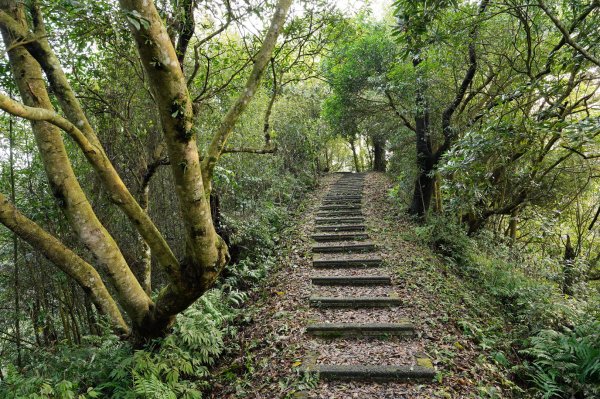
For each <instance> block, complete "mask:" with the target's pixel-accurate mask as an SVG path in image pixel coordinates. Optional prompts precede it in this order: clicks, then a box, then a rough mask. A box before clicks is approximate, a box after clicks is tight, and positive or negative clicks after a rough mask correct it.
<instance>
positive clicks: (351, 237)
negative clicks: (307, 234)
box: [311, 234, 369, 242]
mask: <svg viewBox="0 0 600 399" xmlns="http://www.w3.org/2000/svg"><path fill="white" fill-rule="evenodd" d="M311 238H312V239H313V240H315V241H316V242H336V241H363V240H367V239H369V236H368V235H367V234H340V235H327V234H323V235H320V234H316V235H313V236H312V237H311Z"/></svg>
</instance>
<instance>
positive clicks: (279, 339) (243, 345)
mask: <svg viewBox="0 0 600 399" xmlns="http://www.w3.org/2000/svg"><path fill="white" fill-rule="evenodd" d="M338 178H339V175H335V174H332V175H327V176H325V177H324V178H323V179H322V181H321V184H320V186H319V188H318V189H317V190H315V191H314V192H312V193H310V194H309V195H308V196H307V198H306V200H305V202H304V204H303V206H304V211H303V213H302V214H301V215H300V216H299V218H298V220H297V221H296V223H295V224H294V226H293V228H291V229H290V230H289V231H288V232H285V234H284V236H285V237H286V238H285V239H284V241H283V242H282V243H281V250H280V251H281V252H280V254H281V255H280V258H281V260H280V266H279V268H278V269H277V270H276V271H274V272H273V274H272V276H271V277H270V278H269V279H268V281H267V282H266V283H265V286H264V289H262V290H258V291H257V292H256V294H255V295H254V297H253V298H252V299H251V300H250V301H249V303H250V305H248V309H247V312H245V315H244V318H245V323H244V325H243V326H240V327H239V331H238V333H237V334H236V335H235V336H234V337H232V338H230V339H229V340H230V341H229V342H227V343H226V346H227V347H228V348H230V350H229V351H228V353H227V354H226V355H225V356H224V358H223V359H222V360H221V361H219V363H218V364H217V365H215V367H214V368H213V370H212V371H211V374H212V375H213V377H212V381H211V382H210V385H211V390H210V392H207V393H206V397H209V398H265V399H274V398H335V399H338V398H340V399H342V398H390V399H391V398H486V397H488V398H502V397H510V393H509V392H510V387H511V386H514V385H513V384H512V383H511V382H510V381H508V379H507V377H506V375H505V374H504V373H503V372H501V371H500V369H499V368H498V367H496V366H495V364H494V362H493V361H491V360H490V354H488V353H486V351H485V350H484V349H483V347H484V345H481V343H480V342H479V343H478V342H476V340H473V339H472V338H470V337H471V336H472V335H470V336H467V335H466V334H464V333H463V332H462V331H463V328H461V326H462V327H464V326H465V325H468V324H469V323H470V322H471V321H470V320H472V319H473V318H478V321H479V322H485V314H481V312H480V311H479V312H478V314H477V315H474V314H473V309H470V303H471V302H472V296H471V295H469V294H468V293H467V292H465V290H468V287H467V286H465V285H464V284H463V283H462V282H461V281H460V279H459V278H458V277H456V276H455V275H454V274H453V273H452V272H451V271H450V268H449V266H447V265H446V264H445V262H444V261H443V259H441V258H439V257H438V256H437V255H435V254H434V253H433V252H432V251H431V249H430V248H428V247H427V246H424V245H421V244H420V243H419V242H418V240H417V239H415V233H414V229H415V226H414V224H413V223H412V222H411V220H410V219H409V218H408V217H407V216H405V215H404V214H403V212H402V208H401V206H400V205H399V204H397V202H396V201H394V200H393V199H392V198H391V197H390V196H389V191H390V189H391V187H392V185H391V182H390V180H389V179H388V178H387V177H386V176H385V175H384V174H379V173H368V174H367V175H366V179H365V188H364V192H363V213H364V214H365V217H366V221H367V222H366V224H367V232H368V233H369V235H370V241H372V242H374V243H375V244H376V245H377V246H378V248H379V250H378V254H379V255H380V256H382V257H383V259H384V265H385V266H384V268H385V269H386V270H384V271H386V272H387V273H389V274H391V275H392V279H393V287H392V289H393V290H394V293H393V294H392V295H393V296H398V297H399V298H401V299H403V300H404V301H403V302H404V305H402V306H401V307H400V308H396V309H389V308H384V309H373V310H370V309H366V310H361V309H358V310H340V309H337V310H336V309H333V310H327V309H324V310H318V309H317V310H315V309H312V308H310V307H309V302H308V298H309V297H310V295H311V294H312V293H313V292H314V288H313V287H312V286H311V283H310V276H311V275H314V274H315V273H314V270H313V269H312V265H311V262H312V253H311V246H312V245H313V242H312V240H311V238H310V236H311V234H312V232H313V228H314V219H315V212H316V211H317V209H318V207H319V205H320V203H321V199H322V197H323V196H324V195H325V193H326V191H327V190H328V188H329V187H330V186H331V185H332V184H333V182H335V180H336V179H338ZM381 271H382V270H381V269H379V271H378V274H381ZM331 289H332V288H327V289H326V290H331ZM349 289H351V290H359V289H360V290H361V292H357V293H356V295H359V294H363V295H368V294H369V293H371V294H373V295H378V292H377V290H378V288H374V287H373V288H368V287H365V288H349V287H346V288H344V287H340V288H335V289H334V290H338V294H339V293H340V290H341V291H342V292H343V293H344V294H349V295H353V293H350V292H348V291H347V290H349ZM388 289H389V288H388ZM344 290H346V291H345V292H344ZM319 292H323V288H320V289H319ZM327 312H338V314H337V315H339V312H344V313H345V314H344V316H343V317H347V318H348V320H352V321H354V322H361V321H367V319H368V321H371V320H373V317H375V318H376V320H375V321H379V322H395V321H399V320H409V321H411V322H412V323H413V324H414V325H415V327H416V331H417V335H416V336H415V337H414V338H404V339H399V338H398V339H395V338H390V339H388V340H387V341H383V343H382V340H376V339H356V338H354V339H337V340H335V341H329V342H328V341H325V342H323V341H324V340H321V341H320V342H316V341H317V340H320V339H317V338H311V337H308V336H307V335H306V334H305V327H306V325H307V324H309V323H310V322H311V321H315V320H321V321H323V319H324V318H325V319H327V318H328V314H327ZM337 315H336V316H337ZM363 319H364V320H363ZM482 320H483V321H482ZM336 321H339V318H337V319H336ZM315 351H316V352H318V354H317V356H318V359H317V361H318V362H324V363H333V362H337V363H343V364H361V363H367V364H414V360H415V358H416V357H417V356H419V357H422V356H423V355H425V356H427V357H429V358H430V359H431V361H432V363H433V365H434V366H435V368H436V370H437V376H436V378H435V381H433V382H429V383H422V382H421V383H417V382H409V383H370V382H351V383H345V382H323V381H315V380H314V378H313V377H310V376H308V375H305V373H303V372H302V370H303V366H304V364H305V362H306V361H307V359H309V358H310V357H311V356H312V357H314V355H315ZM348 354H350V355H348Z"/></svg>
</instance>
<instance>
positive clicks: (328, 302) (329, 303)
mask: <svg viewBox="0 0 600 399" xmlns="http://www.w3.org/2000/svg"><path fill="white" fill-rule="evenodd" d="M308 301H309V304H310V306H311V307H313V308H351V309H356V308H387V307H393V306H400V305H402V300H401V299H400V298H390V297H385V296H380V297H320V296H311V297H310V298H309V300H308Z"/></svg>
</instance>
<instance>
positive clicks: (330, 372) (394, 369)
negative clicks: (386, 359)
mask: <svg viewBox="0 0 600 399" xmlns="http://www.w3.org/2000/svg"><path fill="white" fill-rule="evenodd" d="M305 372H309V373H311V374H314V375H315V376H317V377H318V378H319V379H322V380H328V381H368V382H370V381H373V382H386V381H387V382H391V381H417V380H418V381H424V382H425V381H427V382H433V378H434V377H435V375H436V371H435V368H433V367H425V366H420V365H415V366H393V365H389V366H388V365H386V366H362V365H329V364H327V365H318V366H313V367H312V368H310V369H305Z"/></svg>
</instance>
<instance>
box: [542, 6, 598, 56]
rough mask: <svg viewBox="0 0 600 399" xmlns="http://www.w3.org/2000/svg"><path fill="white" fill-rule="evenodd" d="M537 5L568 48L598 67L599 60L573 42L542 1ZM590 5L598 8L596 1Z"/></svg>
mask: <svg viewBox="0 0 600 399" xmlns="http://www.w3.org/2000/svg"><path fill="white" fill-rule="evenodd" d="M538 5H539V7H540V8H541V9H542V10H543V11H544V13H546V15H547V16H548V18H550V19H551V20H552V23H554V26H556V27H557V28H558V30H559V31H560V33H562V35H563V38H564V40H565V41H566V42H567V44H569V46H571V47H573V48H574V49H575V50H576V51H577V52H579V53H580V54H581V55H583V56H584V57H585V58H586V59H587V60H588V61H590V62H592V63H594V64H596V66H599V67H600V59H598V58H596V57H594V56H593V55H591V54H590V53H588V52H587V50H586V49H584V48H583V47H581V46H580V45H579V44H578V43H577V42H576V41H574V40H573V39H572V38H571V34H570V33H569V31H568V30H567V29H566V28H565V27H564V25H563V24H562V23H561V22H560V20H559V19H558V18H557V17H556V16H555V15H554V14H553V13H552V11H550V9H549V8H548V7H547V6H546V4H544V2H543V1H542V0H538ZM591 5H592V6H594V7H600V2H599V1H598V0H594V1H593V2H592V4H591Z"/></svg>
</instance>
